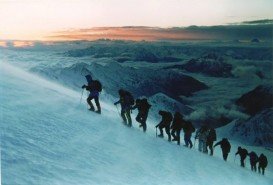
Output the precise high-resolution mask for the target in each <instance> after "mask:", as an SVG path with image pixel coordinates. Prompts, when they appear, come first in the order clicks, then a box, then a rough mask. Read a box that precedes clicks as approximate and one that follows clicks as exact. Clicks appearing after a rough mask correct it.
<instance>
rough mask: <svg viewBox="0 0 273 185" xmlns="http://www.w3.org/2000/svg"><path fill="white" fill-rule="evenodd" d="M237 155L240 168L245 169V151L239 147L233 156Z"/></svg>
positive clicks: (246, 153)
mask: <svg viewBox="0 0 273 185" xmlns="http://www.w3.org/2000/svg"><path fill="white" fill-rule="evenodd" d="M238 154H239V155H240V161H241V166H242V167H245V159H246V156H247V155H248V152H247V150H246V149H244V148H242V147H240V146H239V147H238V151H237V152H236V154H235V156H236V155H238Z"/></svg>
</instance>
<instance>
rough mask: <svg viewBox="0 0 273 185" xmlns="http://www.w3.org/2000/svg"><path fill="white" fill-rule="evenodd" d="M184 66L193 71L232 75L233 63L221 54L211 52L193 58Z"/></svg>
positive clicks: (212, 74) (210, 74)
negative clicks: (228, 62)
mask: <svg viewBox="0 0 273 185" xmlns="http://www.w3.org/2000/svg"><path fill="white" fill-rule="evenodd" d="M182 68H183V69H185V70H187V71H189V72H192V73H203V74H206V75H208V76H213V77H231V76H232V73H231V70H232V65H231V64H227V63H225V62H224V59H223V58H222V57H220V56H219V55H216V54H214V53H210V54H208V55H205V56H203V57H201V58H198V59H191V60H189V61H188V62H187V63H186V64H184V65H182Z"/></svg>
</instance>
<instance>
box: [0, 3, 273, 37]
mask: <svg viewBox="0 0 273 185" xmlns="http://www.w3.org/2000/svg"><path fill="white" fill-rule="evenodd" d="M272 9H273V0H0V17H1V24H0V33H1V34H0V39H21V40H34V39H41V40H43V39H45V38H46V36H48V35H49V34H50V33H52V32H55V31H62V30H68V29H81V28H92V27H119V26H149V27H162V28H166V27H186V26H190V25H198V26H212V25H225V24H229V23H236V22H243V21H251V20H258V19H272V17H273V14H272Z"/></svg>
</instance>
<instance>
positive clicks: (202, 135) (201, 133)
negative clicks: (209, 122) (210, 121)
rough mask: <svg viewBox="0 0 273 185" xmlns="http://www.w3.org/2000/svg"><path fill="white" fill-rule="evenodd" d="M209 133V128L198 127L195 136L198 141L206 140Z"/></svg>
mask: <svg viewBox="0 0 273 185" xmlns="http://www.w3.org/2000/svg"><path fill="white" fill-rule="evenodd" d="M208 135H209V130H207V128H206V127H201V128H200V129H198V130H197V132H196V136H195V138H196V139H197V138H198V139H199V140H200V141H204V142H206V141H207V137H208Z"/></svg>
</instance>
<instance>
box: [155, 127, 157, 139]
mask: <svg viewBox="0 0 273 185" xmlns="http://www.w3.org/2000/svg"><path fill="white" fill-rule="evenodd" d="M155 137H157V127H155Z"/></svg>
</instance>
